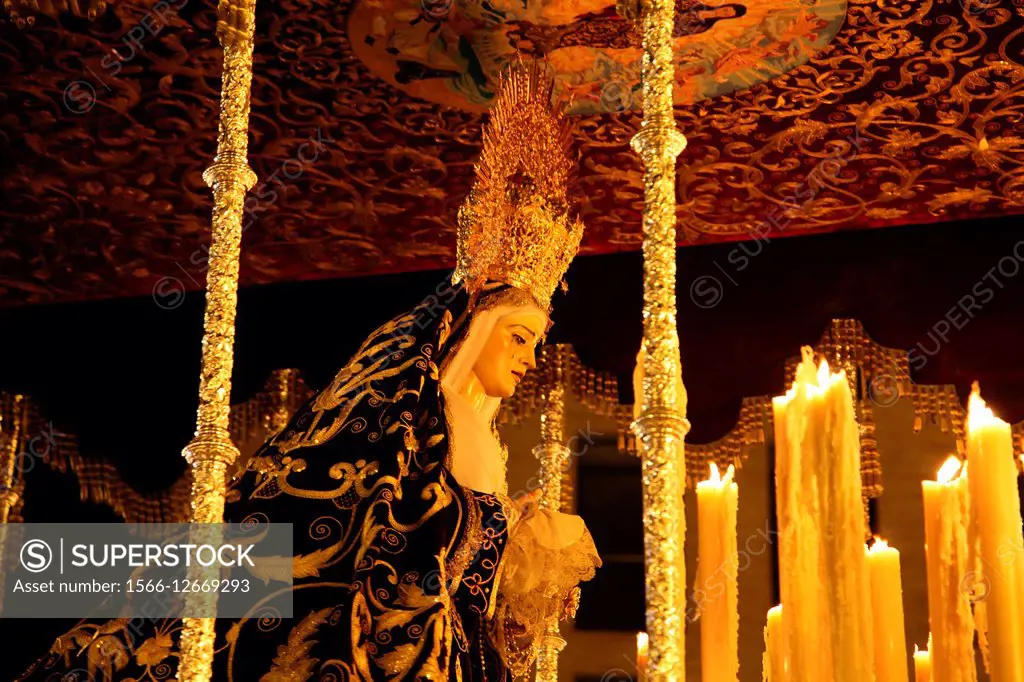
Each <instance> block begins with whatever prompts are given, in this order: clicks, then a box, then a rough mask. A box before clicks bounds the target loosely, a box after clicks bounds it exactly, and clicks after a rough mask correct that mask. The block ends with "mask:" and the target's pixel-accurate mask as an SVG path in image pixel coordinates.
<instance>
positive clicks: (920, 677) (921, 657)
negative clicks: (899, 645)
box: [914, 637, 932, 682]
mask: <svg viewBox="0 0 1024 682" xmlns="http://www.w3.org/2000/svg"><path fill="white" fill-rule="evenodd" d="M929 641H931V638H930V637H929ZM914 682H932V657H931V652H929V651H928V650H927V649H925V650H924V651H921V650H920V649H918V648H917V645H916V644H915V645H914Z"/></svg>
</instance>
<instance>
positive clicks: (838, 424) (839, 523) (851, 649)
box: [772, 347, 875, 682]
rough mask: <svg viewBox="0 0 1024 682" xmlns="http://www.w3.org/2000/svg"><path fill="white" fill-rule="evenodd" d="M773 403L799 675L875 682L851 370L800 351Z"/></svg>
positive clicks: (793, 662) (782, 561) (784, 590)
mask: <svg viewBox="0 0 1024 682" xmlns="http://www.w3.org/2000/svg"><path fill="white" fill-rule="evenodd" d="M801 352H802V355H803V360H802V362H801V363H800V365H799V366H798V367H797V370H796V380H795V381H794V383H793V387H792V388H791V389H790V390H789V391H788V392H787V393H786V395H785V396H780V397H776V398H774V399H773V401H772V408H773V413H774V417H775V488H776V505H777V516H778V519H779V534H780V542H779V585H780V591H781V596H782V600H781V601H782V603H783V604H784V605H785V607H786V617H785V619H784V620H783V623H784V627H785V631H786V640H787V642H788V644H789V662H790V675H791V679H792V680H793V681H794V682H821V681H822V680H828V681H829V682H871V681H872V680H873V679H874V660H875V657H874V651H873V644H874V642H873V640H872V635H871V620H872V619H871V590H870V583H869V576H868V567H867V557H866V556H865V552H864V537H865V535H866V534H867V533H866V526H865V519H864V501H863V497H862V495H861V472H860V431H859V429H858V427H857V422H856V419H855V418H854V411H853V395H852V394H851V392H850V386H849V383H848V382H847V378H846V373H845V372H839V373H838V374H831V373H829V369H828V364H827V363H825V362H822V363H821V365H820V367H819V368H818V370H817V371H815V368H814V353H813V351H812V350H811V349H810V348H808V347H804V348H803V349H802V351H801Z"/></svg>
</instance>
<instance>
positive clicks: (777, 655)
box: [761, 604, 789, 682]
mask: <svg viewBox="0 0 1024 682" xmlns="http://www.w3.org/2000/svg"><path fill="white" fill-rule="evenodd" d="M761 664H762V668H763V670H762V678H763V680H764V682H788V680H789V661H788V660H787V651H786V631H785V629H784V627H783V622H782V604H779V605H778V606H773V607H772V608H770V609H768V624H767V625H766V626H765V628H764V658H763V659H762V661H761Z"/></svg>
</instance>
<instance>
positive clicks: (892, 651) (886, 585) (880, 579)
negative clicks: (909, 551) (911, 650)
mask: <svg viewBox="0 0 1024 682" xmlns="http://www.w3.org/2000/svg"><path fill="white" fill-rule="evenodd" d="M868 567H869V569H870V573H871V611H872V613H873V618H874V634H875V678H876V679H877V680H878V682H908V677H907V641H906V634H905V631H904V629H903V578H902V575H901V572H900V553H899V552H897V551H896V549H895V548H894V547H890V546H889V545H888V543H887V542H886V541H885V540H882V539H879V538H875V542H874V544H873V545H871V549H869V550H868Z"/></svg>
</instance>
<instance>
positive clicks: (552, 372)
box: [533, 344, 569, 682]
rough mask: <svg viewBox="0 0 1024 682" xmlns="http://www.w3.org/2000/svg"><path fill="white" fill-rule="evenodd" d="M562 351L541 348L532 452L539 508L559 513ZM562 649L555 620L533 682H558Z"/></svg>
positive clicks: (563, 456) (563, 460)
mask: <svg viewBox="0 0 1024 682" xmlns="http://www.w3.org/2000/svg"><path fill="white" fill-rule="evenodd" d="M565 351H566V347H565V346H563V345H561V344H559V345H547V346H543V347H542V348H541V356H540V362H539V363H538V364H539V370H540V372H539V374H540V375H541V376H540V382H541V383H540V391H539V393H540V399H541V413H540V443H539V444H538V445H537V446H536V447H535V448H534V449H533V454H534V456H535V457H536V458H537V459H538V460H540V476H541V485H542V490H543V492H542V494H541V495H542V496H541V499H540V506H541V507H543V508H545V509H553V510H560V509H561V507H562V471H563V470H564V469H565V467H566V465H567V464H568V462H569V447H568V446H567V445H566V444H565V365H566V363H565ZM563 648H565V640H564V639H562V636H561V632H560V631H559V627H558V619H557V618H553V619H552V620H551V622H550V623H548V628H547V632H546V633H545V636H544V641H543V642H542V643H541V647H540V652H539V653H538V654H537V677H536V682H558V654H559V652H560V651H561V650H562V649H563Z"/></svg>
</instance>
